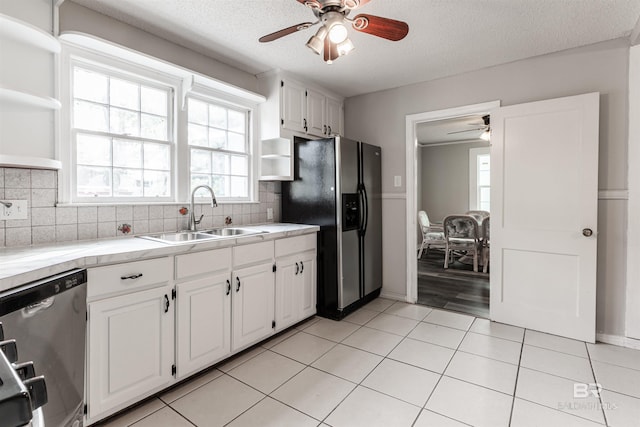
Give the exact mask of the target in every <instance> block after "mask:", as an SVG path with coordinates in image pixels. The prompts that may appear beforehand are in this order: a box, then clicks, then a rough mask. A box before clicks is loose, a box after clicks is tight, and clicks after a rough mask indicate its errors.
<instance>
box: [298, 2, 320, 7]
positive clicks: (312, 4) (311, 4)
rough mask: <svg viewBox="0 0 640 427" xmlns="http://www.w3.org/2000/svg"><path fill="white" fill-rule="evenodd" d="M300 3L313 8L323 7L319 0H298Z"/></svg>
mask: <svg viewBox="0 0 640 427" xmlns="http://www.w3.org/2000/svg"><path fill="white" fill-rule="evenodd" d="M298 3H302V4H303V5H304V6H307V7H310V8H311V9H322V5H321V4H320V2H319V1H318V0H298Z"/></svg>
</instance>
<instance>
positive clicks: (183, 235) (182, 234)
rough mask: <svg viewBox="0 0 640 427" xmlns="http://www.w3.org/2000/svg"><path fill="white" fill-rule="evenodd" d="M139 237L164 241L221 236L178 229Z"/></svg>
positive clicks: (176, 241)
mask: <svg viewBox="0 0 640 427" xmlns="http://www.w3.org/2000/svg"><path fill="white" fill-rule="evenodd" d="M138 237H141V238H143V239H149V240H157V241H159V242H164V243H184V242H197V241H201V240H212V239H217V238H219V237H218V236H215V235H212V234H206V233H202V232H199V231H178V232H177V233H160V234H150V235H148V236H138Z"/></svg>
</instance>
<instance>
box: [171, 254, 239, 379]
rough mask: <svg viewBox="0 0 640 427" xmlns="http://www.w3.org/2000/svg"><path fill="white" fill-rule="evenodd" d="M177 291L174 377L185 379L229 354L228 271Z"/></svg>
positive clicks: (229, 304)
mask: <svg viewBox="0 0 640 427" xmlns="http://www.w3.org/2000/svg"><path fill="white" fill-rule="evenodd" d="M229 258H230V257H229ZM176 291H177V300H176V334H177V336H176V343H177V349H176V354H177V363H176V365H177V377H178V378H184V377H185V376H187V375H189V374H191V373H193V372H196V371H199V370H200V369H202V368H204V367H206V366H209V365H211V364H213V363H215V362H217V361H218V360H221V359H222V358H224V357H225V356H227V355H228V354H229V353H231V283H230V271H227V272H226V273H221V274H217V275H213V276H209V277H205V278H202V279H198V280H192V281H190V282H185V283H180V284H179V285H176Z"/></svg>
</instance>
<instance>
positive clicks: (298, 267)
mask: <svg viewBox="0 0 640 427" xmlns="http://www.w3.org/2000/svg"><path fill="white" fill-rule="evenodd" d="M299 272H300V266H299V265H298V263H297V262H296V274H298V273H299Z"/></svg>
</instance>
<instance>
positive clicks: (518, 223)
mask: <svg viewBox="0 0 640 427" xmlns="http://www.w3.org/2000/svg"><path fill="white" fill-rule="evenodd" d="M598 113H599V94H598V93H589V94H585V95H579V96H571V97H567V98H559V99H552V100H547V101H540V102H532V103H528V104H520V105H514V106H509V107H502V108H498V109H496V110H494V111H492V112H491V127H492V136H491V144H492V147H491V163H492V165H491V185H492V187H491V198H492V200H491V264H490V265H491V305H490V310H491V319H492V320H494V321H497V322H503V323H509V324H513V325H517V326H522V327H525V328H530V329H535V330H538V331H542V332H548V333H551V334H555V335H561V336H565V337H570V338H575V339H579V340H583V341H589V342H594V340H595V317H596V261H597V259H596V247H597V235H598V230H597V201H598V199H597V190H598Z"/></svg>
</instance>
